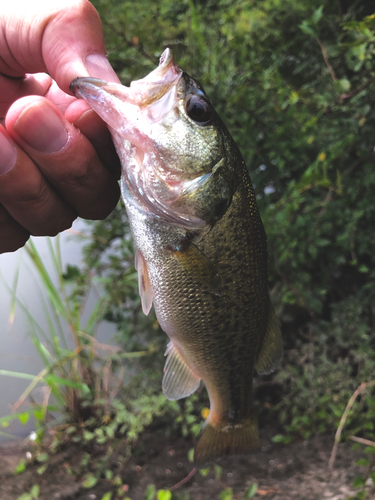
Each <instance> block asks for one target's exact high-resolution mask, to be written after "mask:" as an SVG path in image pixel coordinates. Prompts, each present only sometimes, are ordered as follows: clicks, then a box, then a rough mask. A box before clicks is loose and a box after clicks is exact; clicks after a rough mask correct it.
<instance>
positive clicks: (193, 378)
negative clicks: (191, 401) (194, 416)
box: [162, 342, 201, 400]
mask: <svg viewBox="0 0 375 500" xmlns="http://www.w3.org/2000/svg"><path fill="white" fill-rule="evenodd" d="M165 354H166V355H167V356H168V357H167V361H166V363H165V367H164V377H163V383H162V388H163V393H164V394H165V396H166V397H167V398H168V399H169V400H175V399H181V398H186V397H187V396H190V394H192V393H193V392H195V391H196V390H197V389H198V387H199V383H200V380H201V379H200V378H199V377H198V376H197V375H196V374H195V373H194V372H193V371H192V370H191V369H190V368H189V367H188V365H187V364H186V362H185V361H184V359H183V358H182V356H181V354H180V353H179V352H178V351H177V349H176V348H175V346H174V345H173V343H172V342H169V344H168V347H167V350H166V352H165Z"/></svg>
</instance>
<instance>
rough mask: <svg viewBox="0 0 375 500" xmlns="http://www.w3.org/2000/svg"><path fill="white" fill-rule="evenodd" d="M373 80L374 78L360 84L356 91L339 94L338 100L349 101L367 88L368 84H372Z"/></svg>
mask: <svg viewBox="0 0 375 500" xmlns="http://www.w3.org/2000/svg"><path fill="white" fill-rule="evenodd" d="M374 80H375V77H374V76H373V77H372V78H369V79H368V80H367V81H366V82H364V83H362V85H360V86H359V87H357V88H356V89H354V90H352V91H351V92H349V93H348V94H341V95H340V99H350V98H351V97H353V96H355V95H357V94H359V92H361V90H363V89H364V88H365V87H367V85H368V84H369V83H372V82H373V81H374Z"/></svg>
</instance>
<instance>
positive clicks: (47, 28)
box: [0, 0, 118, 95]
mask: <svg viewBox="0 0 375 500" xmlns="http://www.w3.org/2000/svg"><path fill="white" fill-rule="evenodd" d="M9 20H11V22H9ZM0 45H1V46H2V47H4V50H3V51H2V54H1V56H2V57H1V58H0V73H2V74H3V75H7V76H10V77H22V76H23V75H24V74H25V73H36V72H40V71H43V72H47V73H49V74H50V75H51V77H52V78H53V79H54V80H55V81H56V82H57V84H58V85H59V87H60V88H61V89H62V90H63V91H64V92H66V93H68V94H70V95H71V93H70V91H69V84H70V82H71V81H72V80H74V79H75V78H76V77H77V76H96V77H98V78H102V79H104V80H107V81H118V78H117V76H116V74H115V72H114V71H113V69H112V67H111V66H110V64H109V62H108V60H107V58H106V50H105V45H104V38H103V31H102V26H101V22H100V18H99V15H98V13H97V12H96V10H95V8H94V6H93V5H92V4H91V3H90V2H89V1H88V0H65V1H64V2H62V1H61V0H49V1H48V2H46V3H44V4H40V3H39V4H38V2H37V3H35V2H24V1H23V0H13V1H12V2H8V3H7V4H6V5H5V6H4V7H2V12H1V14H0Z"/></svg>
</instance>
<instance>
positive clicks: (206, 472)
mask: <svg viewBox="0 0 375 500" xmlns="http://www.w3.org/2000/svg"><path fill="white" fill-rule="evenodd" d="M210 470H211V468H210V467H207V469H200V470H199V474H200V475H201V476H203V477H205V476H207V475H208V474H209V472H210Z"/></svg>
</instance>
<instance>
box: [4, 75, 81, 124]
mask: <svg viewBox="0 0 375 500" xmlns="http://www.w3.org/2000/svg"><path fill="white" fill-rule="evenodd" d="M51 84H52V78H51V77H50V76H48V75H46V74H45V73H38V74H36V75H26V76H25V77H24V78H7V77H5V76H3V75H0V89H1V92H0V118H3V117H5V115H6V113H7V111H8V109H9V106H10V105H11V103H12V102H14V101H16V100H17V99H19V98H20V97H23V96H26V95H45V94H46V93H47V92H48V90H49V88H50V86H51ZM60 92H61V91H60ZM71 100H72V98H71Z"/></svg>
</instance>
